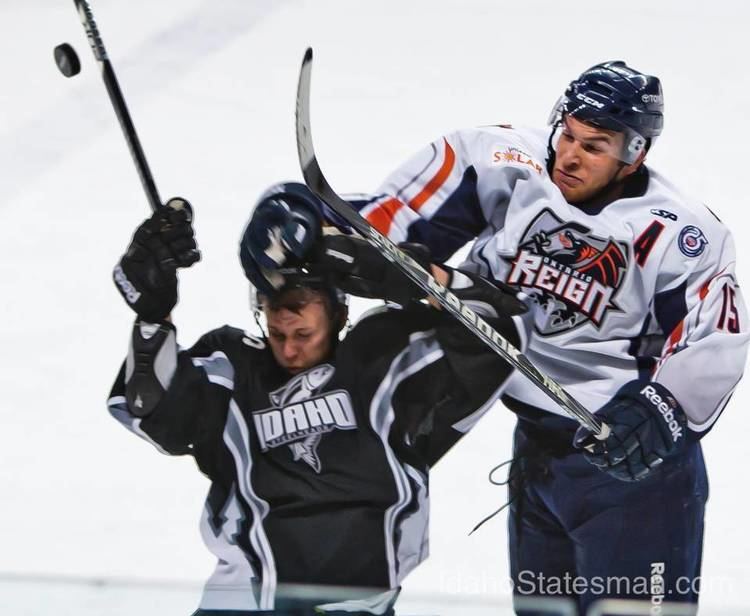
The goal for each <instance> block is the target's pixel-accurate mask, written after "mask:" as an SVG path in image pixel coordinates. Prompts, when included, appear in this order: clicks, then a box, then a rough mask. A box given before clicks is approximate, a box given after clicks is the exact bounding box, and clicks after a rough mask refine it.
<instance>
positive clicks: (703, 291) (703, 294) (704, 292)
mask: <svg viewBox="0 0 750 616" xmlns="http://www.w3.org/2000/svg"><path fill="white" fill-rule="evenodd" d="M712 280H713V278H711V280H709V281H708V282H707V283H706V284H704V285H703V286H702V287H701V290H700V293H698V295H699V297H700V298H701V300H704V299H706V295H708V287H709V285H710V284H711V281H712Z"/></svg>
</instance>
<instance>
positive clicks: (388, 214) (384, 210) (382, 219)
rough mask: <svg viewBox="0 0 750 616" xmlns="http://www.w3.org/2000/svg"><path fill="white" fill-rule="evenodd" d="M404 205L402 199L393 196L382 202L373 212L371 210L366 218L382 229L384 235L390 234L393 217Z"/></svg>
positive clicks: (379, 229)
mask: <svg viewBox="0 0 750 616" xmlns="http://www.w3.org/2000/svg"><path fill="white" fill-rule="evenodd" d="M403 206H404V204H403V203H401V201H399V200H398V199H395V198H393V197H391V198H390V199H388V200H387V201H383V203H380V204H379V205H378V206H377V207H376V208H375V209H374V210H373V211H372V212H370V213H369V214H368V215H367V216H365V218H366V219H367V222H369V223H370V224H371V225H372V226H373V227H375V228H376V229H377V230H378V231H380V232H381V233H382V234H383V235H388V232H389V231H390V229H391V223H393V218H394V217H395V216H396V212H398V211H399V210H400V209H401V208H402V207H403Z"/></svg>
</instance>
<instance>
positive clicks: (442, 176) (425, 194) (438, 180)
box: [409, 138, 456, 210]
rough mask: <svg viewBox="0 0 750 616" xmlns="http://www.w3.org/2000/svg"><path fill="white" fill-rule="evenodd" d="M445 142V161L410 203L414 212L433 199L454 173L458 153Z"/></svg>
mask: <svg viewBox="0 0 750 616" xmlns="http://www.w3.org/2000/svg"><path fill="white" fill-rule="evenodd" d="M443 141H444V142H445V160H444V161H443V164H442V165H441V166H440V169H438V172H437V173H436V174H435V175H434V176H433V177H432V179H431V180H430V181H429V182H427V184H425V186H424V188H423V189H422V190H420V191H419V194H417V196H416V197H414V198H413V199H412V200H411V201H409V207H410V208H411V209H413V210H418V209H419V208H420V207H422V205H424V203H425V201H427V199H429V198H430V197H432V195H434V194H435V193H436V192H437V191H438V189H439V188H440V187H441V186H442V185H443V184H444V183H445V180H447V179H448V176H449V175H450V174H451V171H453V165H454V164H455V163H456V153H455V152H454V151H453V148H452V147H451V146H450V144H449V143H448V141H447V140H446V139H445V138H443Z"/></svg>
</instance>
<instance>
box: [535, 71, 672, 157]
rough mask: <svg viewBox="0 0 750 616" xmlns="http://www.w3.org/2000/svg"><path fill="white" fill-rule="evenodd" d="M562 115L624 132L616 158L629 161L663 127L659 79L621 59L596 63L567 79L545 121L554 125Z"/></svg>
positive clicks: (662, 102)
mask: <svg viewBox="0 0 750 616" xmlns="http://www.w3.org/2000/svg"><path fill="white" fill-rule="evenodd" d="M565 115H569V116H571V117H573V118H576V119H578V120H581V121H583V122H587V123H590V124H593V125H594V126H597V127H599V128H604V129H608V130H614V131H617V132H622V133H625V143H624V146H623V151H622V153H621V154H620V156H619V158H620V159H621V160H623V161H624V162H626V163H628V164H630V163H633V162H635V160H636V159H637V158H638V155H639V154H640V153H641V152H642V151H643V150H644V148H648V147H650V145H651V144H652V143H653V142H654V140H655V139H656V137H658V136H659V135H660V134H661V131H662V127H663V126H664V97H663V94H662V89H661V82H660V81H659V78H658V77H654V76H652V75H646V74H644V73H641V72H639V71H637V70H635V69H633V68H630V67H629V66H627V64H625V62H623V61H622V60H617V61H611V62H603V63H601V64H597V65H596V66H592V67H591V68H590V69H588V70H586V71H584V72H583V73H581V75H580V76H579V77H578V78H577V79H574V80H573V81H571V82H570V84H569V85H568V87H567V89H566V90H565V94H563V95H562V96H561V97H560V99H559V100H558V101H557V103H556V104H555V107H554V109H553V110H552V114H551V115H550V120H549V123H550V124H552V125H553V126H557V125H559V124H560V123H561V121H562V118H563V117H564V116H565Z"/></svg>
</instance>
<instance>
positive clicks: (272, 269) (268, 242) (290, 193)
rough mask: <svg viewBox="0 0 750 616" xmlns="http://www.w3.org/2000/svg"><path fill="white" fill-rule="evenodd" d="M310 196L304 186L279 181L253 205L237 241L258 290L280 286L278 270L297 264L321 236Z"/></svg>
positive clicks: (320, 221) (242, 260)
mask: <svg viewBox="0 0 750 616" xmlns="http://www.w3.org/2000/svg"><path fill="white" fill-rule="evenodd" d="M305 191H306V192H305ZM307 193H309V194H307ZM313 199H316V197H315V196H314V195H312V193H310V192H309V190H308V189H307V188H306V187H305V186H304V185H299V184H294V183H289V184H281V185H279V186H278V187H277V188H276V189H272V191H270V192H269V193H267V196H264V197H262V198H261V200H260V201H259V202H258V204H257V206H256V207H255V210H254V211H253V215H252V217H251V218H250V222H249V223H248V225H247V227H246V228H245V232H244V234H243V236H242V240H241V242H240V261H241V262H242V267H243V269H244V270H245V276H247V278H248V280H250V282H251V283H252V284H253V286H254V287H255V288H256V289H258V291H260V292H261V293H263V294H266V295H267V294H269V293H272V292H273V291H275V290H278V289H279V288H281V287H282V286H283V284H284V276H283V274H282V273H280V272H279V269H280V268H282V267H285V268H287V267H295V266H299V265H300V264H301V263H302V262H303V261H304V260H305V259H306V258H307V257H308V256H309V253H310V252H311V249H312V247H313V245H314V244H315V243H316V241H317V240H318V238H319V237H320V234H321V225H322V217H321V215H320V212H319V211H318V209H317V207H316V206H315V204H314V202H313Z"/></svg>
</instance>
